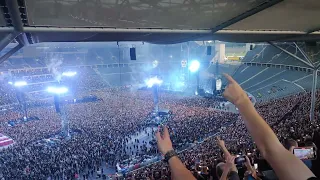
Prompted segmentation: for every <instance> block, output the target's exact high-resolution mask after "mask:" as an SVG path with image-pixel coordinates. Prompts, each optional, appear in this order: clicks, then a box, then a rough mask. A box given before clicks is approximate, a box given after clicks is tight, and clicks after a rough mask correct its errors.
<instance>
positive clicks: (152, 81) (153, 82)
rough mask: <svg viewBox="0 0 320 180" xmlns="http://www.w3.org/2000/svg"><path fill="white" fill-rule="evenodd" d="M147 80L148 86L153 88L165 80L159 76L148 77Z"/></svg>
mask: <svg viewBox="0 0 320 180" xmlns="http://www.w3.org/2000/svg"><path fill="white" fill-rule="evenodd" d="M145 82H146V85H147V87H149V88H151V87H152V86H153V85H161V84H162V82H163V81H162V80H161V79H159V78H158V77H152V78H150V79H147V80H146V81H145Z"/></svg>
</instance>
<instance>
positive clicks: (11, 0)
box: [6, 0, 29, 45]
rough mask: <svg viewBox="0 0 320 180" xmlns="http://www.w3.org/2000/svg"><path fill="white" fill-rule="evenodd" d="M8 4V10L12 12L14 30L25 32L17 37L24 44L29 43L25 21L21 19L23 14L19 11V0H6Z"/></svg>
mask: <svg viewBox="0 0 320 180" xmlns="http://www.w3.org/2000/svg"><path fill="white" fill-rule="evenodd" d="M6 4H7V7H8V11H9V14H10V18H11V20H12V25H13V28H14V30H15V31H16V32H17V33H23V34H22V35H20V36H19V38H17V41H18V42H19V43H21V44H23V45H28V44H29V42H28V39H27V37H26V35H25V33H24V32H23V31H24V29H23V23H22V20H21V15H20V11H19V5H18V2H17V0H6Z"/></svg>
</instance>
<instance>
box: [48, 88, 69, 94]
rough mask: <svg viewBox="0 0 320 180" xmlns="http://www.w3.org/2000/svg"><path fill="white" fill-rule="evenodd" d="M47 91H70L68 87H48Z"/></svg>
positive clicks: (61, 92) (57, 92)
mask: <svg viewBox="0 0 320 180" xmlns="http://www.w3.org/2000/svg"><path fill="white" fill-rule="evenodd" d="M47 91H48V92H49V93H54V94H64V93H66V92H68V88H66V87H48V88H47Z"/></svg>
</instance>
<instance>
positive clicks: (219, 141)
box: [216, 136, 225, 147]
mask: <svg viewBox="0 0 320 180" xmlns="http://www.w3.org/2000/svg"><path fill="white" fill-rule="evenodd" d="M216 142H217V144H218V146H219V147H225V143H224V141H223V140H221V139H220V137H219V136H217V138H216Z"/></svg>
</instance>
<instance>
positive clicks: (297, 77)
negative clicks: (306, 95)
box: [233, 64, 320, 100]
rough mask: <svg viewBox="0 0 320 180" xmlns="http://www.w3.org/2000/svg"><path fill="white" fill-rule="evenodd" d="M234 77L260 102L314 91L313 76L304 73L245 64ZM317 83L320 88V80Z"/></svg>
mask: <svg viewBox="0 0 320 180" xmlns="http://www.w3.org/2000/svg"><path fill="white" fill-rule="evenodd" d="M233 76H234V79H235V80H236V81H237V82H238V83H239V84H240V85H241V87H242V88H243V89H245V90H246V91H247V92H249V93H251V94H253V95H257V97H260V100H267V99H269V98H279V97H283V96H287V95H289V94H293V93H298V92H303V91H310V90H311V89H312V74H310V73H307V72H304V71H294V70H287V69H283V68H273V67H261V66H247V65H245V64H243V65H241V66H240V67H239V68H238V69H237V70H236V72H235V73H234V75H233ZM317 83H318V86H320V80H318V82H317ZM275 89H283V90H281V91H278V90H275ZM262 97H264V98H262ZM266 97H267V98H266ZM258 100H259V98H258Z"/></svg>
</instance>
